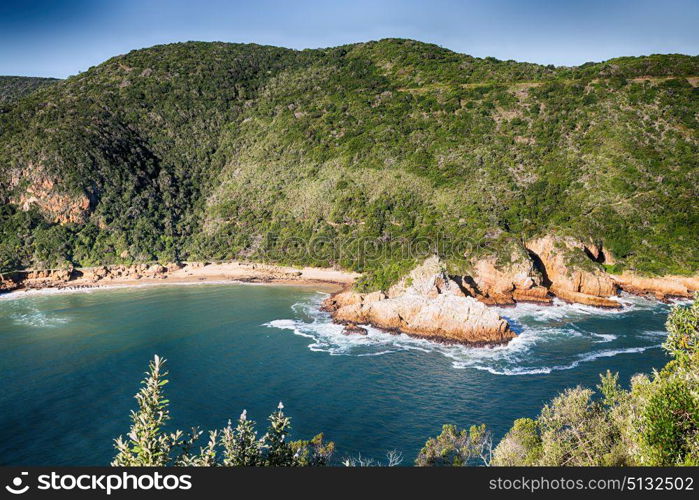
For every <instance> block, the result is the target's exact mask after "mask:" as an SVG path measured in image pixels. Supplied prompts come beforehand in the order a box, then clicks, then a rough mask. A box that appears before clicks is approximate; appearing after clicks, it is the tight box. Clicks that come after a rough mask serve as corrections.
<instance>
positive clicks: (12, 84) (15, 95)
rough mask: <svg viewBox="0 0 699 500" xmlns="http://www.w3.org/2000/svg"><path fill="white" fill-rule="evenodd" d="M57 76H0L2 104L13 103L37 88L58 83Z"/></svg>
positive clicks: (0, 100)
mask: <svg viewBox="0 0 699 500" xmlns="http://www.w3.org/2000/svg"><path fill="white" fill-rule="evenodd" d="M57 81H58V80H57V79H56V78H37V77H31V76H0V106H3V105H5V104H8V103H11V102H14V101H16V100H17V99H19V98H20V97H24V96H25V95H27V94H29V93H31V92H34V91H35V90H36V89H40V88H42V87H46V86H47V85H51V84H53V83H56V82H57Z"/></svg>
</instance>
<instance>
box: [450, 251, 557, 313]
mask: <svg viewBox="0 0 699 500" xmlns="http://www.w3.org/2000/svg"><path fill="white" fill-rule="evenodd" d="M472 264H473V270H472V273H471V275H470V276H465V277H464V278H463V279H462V282H463V286H464V288H465V289H466V290H467V291H468V293H469V295H471V296H473V297H476V298H477V299H479V300H480V301H481V302H483V303H485V304H489V305H511V304H514V303H515V302H539V303H550V302H551V297H550V296H549V292H548V290H547V288H546V287H545V286H543V276H542V275H541V272H540V271H539V270H538V269H537V268H536V266H535V265H534V262H533V261H532V260H531V258H530V256H529V255H528V253H527V251H526V249H525V248H524V247H521V245H519V244H514V245H513V248H512V249H511V252H510V259H509V261H508V262H507V263H500V262H498V259H497V257H495V256H490V257H484V258H481V259H477V260H475V261H474V262H473V263H472Z"/></svg>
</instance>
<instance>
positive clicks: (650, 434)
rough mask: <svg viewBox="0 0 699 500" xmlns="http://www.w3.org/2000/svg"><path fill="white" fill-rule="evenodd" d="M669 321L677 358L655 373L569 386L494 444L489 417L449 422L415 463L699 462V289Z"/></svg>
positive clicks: (667, 345) (669, 343)
mask: <svg viewBox="0 0 699 500" xmlns="http://www.w3.org/2000/svg"><path fill="white" fill-rule="evenodd" d="M666 326H667V330H668V337H667V340H666V341H665V343H664V344H663V347H664V349H665V350H666V351H667V353H668V354H669V355H670V356H671V358H672V359H671V361H670V362H669V363H668V364H667V365H665V366H664V367H663V368H662V370H660V371H655V372H653V373H652V374H651V375H650V376H649V375H636V376H634V377H633V378H632V380H631V388H630V390H624V389H622V388H621V387H620V385H619V382H618V378H619V377H618V374H612V373H610V372H609V371H608V372H607V373H606V374H605V375H602V376H601V383H600V385H598V386H597V389H598V391H599V393H598V394H596V393H595V391H592V390H590V389H585V388H582V387H576V388H573V389H567V390H566V391H564V392H563V393H561V394H559V395H558V396H556V397H555V398H554V399H553V401H551V402H550V403H549V404H548V405H546V406H545V407H544V408H543V410H542V411H541V414H540V415H539V416H538V417H537V418H536V419H530V418H521V419H519V420H516V421H515V422H514V425H513V426H512V429H510V431H509V432H508V433H507V434H506V435H505V437H504V438H503V439H502V440H501V441H500V443H499V444H498V445H497V446H496V447H495V448H494V449H493V447H492V439H491V437H490V433H489V432H488V431H487V429H486V427H485V426H484V425H480V426H471V428H470V429H469V430H468V431H467V430H459V429H458V428H457V427H455V426H454V425H445V426H444V428H443V430H442V433H441V434H440V435H439V436H437V437H435V438H432V439H430V440H428V441H427V443H426V444H425V447H424V448H423V449H422V451H421V452H420V455H419V456H418V458H417V460H416V464H417V465H425V466H430V465H467V464H473V463H474V462H481V463H485V464H486V465H500V466H502V465H505V466H507V465H509V466H513V465H517V466H532V465H545V466H625V465H652V466H677V465H693V466H696V465H699V296H697V298H695V300H694V303H693V304H692V305H691V306H690V307H680V306H678V307H675V308H674V310H673V311H672V313H671V314H670V316H669V318H668V321H667V325H666Z"/></svg>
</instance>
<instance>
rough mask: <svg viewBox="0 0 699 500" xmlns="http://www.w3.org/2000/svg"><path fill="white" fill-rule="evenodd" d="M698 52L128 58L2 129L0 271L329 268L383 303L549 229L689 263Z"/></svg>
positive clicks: (651, 267) (654, 262)
mask: <svg viewBox="0 0 699 500" xmlns="http://www.w3.org/2000/svg"><path fill="white" fill-rule="evenodd" d="M697 85H699V57H697V56H684V55H653V56H648V57H637V58H619V59H612V60H610V61H607V62H603V63H587V64H585V65H583V66H580V67H574V68H555V67H553V66H540V65H536V64H529V63H518V62H514V61H498V60H496V59H493V58H485V59H479V58H474V57H471V56H467V55H463V54H457V53H455V52H452V51H449V50H446V49H443V48H440V47H438V46H435V45H430V44H424V43H420V42H416V41H411V40H396V39H389V40H382V41H379V42H370V43H362V44H354V45H346V46H342V47H336V48H329V49H319V50H304V51H293V50H288V49H282V48H275V47H264V46H258V45H241V44H225V43H202V42H189V43H180V44H172V45H164V46H156V47H152V48H149V49H144V50H138V51H133V52H130V53H129V54H126V55H123V56H118V57H115V58H112V59H110V60H108V61H106V62H105V63H103V64H101V65H99V66H97V67H94V68H90V69H89V70H88V71H86V72H84V73H81V74H80V75H77V76H74V77H71V78H68V79H67V80H64V81H60V82H58V83H55V84H53V85H50V86H47V87H45V88H42V89H39V90H38V91H36V92H33V93H31V94H29V95H27V96H26V97H24V98H23V99H21V100H18V101H16V102H14V103H12V104H10V105H9V106H6V109H5V110H4V112H3V113H0V197H1V198H3V200H4V203H3V205H2V212H0V269H6V270H7V269H11V268H18V267H27V266H55V265H62V264H65V263H72V264H73V265H83V266H84V265H92V264H97V263H116V262H124V261H126V262H132V261H146V260H153V259H160V260H173V259H228V258H240V257H245V258H250V259H256V260H269V261H275V262H285V263H294V264H313V265H333V264H336V265H340V266H342V267H345V268H351V269H355V270H358V271H365V272H367V273H368V276H369V278H368V282H367V286H369V287H377V286H385V285H386V283H388V282H390V281H392V280H394V279H395V278H396V277H397V276H398V275H399V274H400V273H401V272H402V271H403V270H404V269H406V268H408V267H409V266H410V265H412V263H413V262H414V257H420V256H423V255H427V254H429V253H430V252H432V251H434V250H438V251H439V253H441V254H442V256H443V257H444V258H445V259H446V260H447V261H448V262H449V263H450V265H452V266H455V267H459V266H465V265H467V262H466V261H467V259H466V258H465V256H466V257H471V256H473V255H477V254H479V253H483V252H491V253H492V252H493V251H495V252H496V253H497V252H498V249H500V248H509V246H508V244H507V243H508V242H509V241H511V240H512V239H522V238H529V237H532V236H535V235H539V234H544V233H548V232H552V231H555V232H558V233H562V234H571V235H575V236H578V237H592V238H593V239H595V240H597V241H600V242H603V243H604V245H605V246H606V247H607V248H608V249H609V250H610V251H611V252H612V253H613V254H614V255H615V256H616V258H617V259H618V260H619V261H620V263H621V265H624V266H626V267H628V268H633V269H636V270H638V271H641V272H645V273H650V274H658V273H690V272H694V271H696V270H697V269H698V268H699V265H698V264H699V248H698V246H697V244H696V240H697V234H699V216H698V215H697V210H696V208H695V207H696V200H697V199H698V196H697V195H698V193H697V185H698V181H699V168H698V167H699V165H698V163H699V127H698V120H699V88H697Z"/></svg>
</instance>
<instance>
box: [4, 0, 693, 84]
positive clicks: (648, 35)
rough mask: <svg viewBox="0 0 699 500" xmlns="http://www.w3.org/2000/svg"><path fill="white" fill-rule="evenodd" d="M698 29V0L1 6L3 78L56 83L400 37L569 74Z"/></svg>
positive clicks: (53, 0) (125, 0)
mask: <svg viewBox="0 0 699 500" xmlns="http://www.w3.org/2000/svg"><path fill="white" fill-rule="evenodd" d="M698 26H699V0H655V1H650V0H577V1H572V0H479V1H477V0H461V1H457V0H430V1H417V0H402V1H398V0H385V1H382V0H373V1H367V0H351V1H338V0H336V1H333V0H293V1H291V0H290V1H271V0H248V1H238V0H198V1H184V0H119V1H111V0H92V1H88V0H24V1H14V0H1V1H0V75H25V76H52V77H58V78H64V77H67V76H69V75H74V74H77V73H79V72H81V71H85V70H87V69H88V68H89V67H91V66H94V65H97V64H99V63H101V62H103V61H105V60H106V59H108V58H110V57H112V56H115V55H117V54H123V53H126V52H129V51H130V50H133V49H139V48H143V47H149V46H152V45H156V44H161V43H171V42H183V41H189V40H203V41H224V42H246V43H247V42H255V43H259V44H265V45H277V46H283V47H289V48H295V49H304V48H317V47H331V46H336V45H342V44H346V43H354V42H365V41H369V40H378V39H381V38H389V37H400V38H413V39H416V40H421V41H424V42H431V43H436V44H438V45H441V46H443V47H446V48H448V49H451V50H454V51H457V52H462V53H465V54H471V55H474V56H477V57H487V56H492V57H497V58H498V59H514V60H517V61H529V62H536V63H541V64H555V65H566V66H570V65H578V64H582V63H584V62H587V61H602V60H605V59H609V58H612V57H618V56H627V55H644V54H654V53H677V52H679V53H684V54H691V55H697V54H699V27H698Z"/></svg>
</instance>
